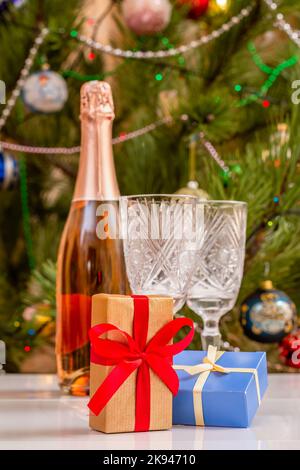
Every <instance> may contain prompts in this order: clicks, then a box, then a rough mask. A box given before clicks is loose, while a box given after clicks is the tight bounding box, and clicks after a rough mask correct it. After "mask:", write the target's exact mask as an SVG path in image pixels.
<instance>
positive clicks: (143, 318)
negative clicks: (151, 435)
mask: <svg viewBox="0 0 300 470" xmlns="http://www.w3.org/2000/svg"><path fill="white" fill-rule="evenodd" d="M132 297H133V301H134V324H133V337H131V336H130V335H129V334H128V333H126V332H125V331H122V330H120V329H119V328H117V327H116V326H114V325H111V324H109V323H102V324H100V325H96V326H94V327H93V328H91V329H90V340H91V361H92V362H93V363H95V364H101V365H106V366H113V365H114V366H116V367H115V368H114V369H113V370H112V371H111V373H110V374H109V375H108V376H107V377H106V379H105V380H104V382H103V383H102V384H101V385H100V387H99V388H98V390H97V391H96V392H95V394H94V395H93V397H92V398H91V400H90V402H89V404H88V406H89V408H90V410H91V411H92V412H93V413H94V414H95V415H97V416H98V415H99V413H100V412H101V411H102V410H103V408H104V407H105V406H106V404H107V403H108V402H109V400H110V399H111V398H112V396H113V395H114V394H115V393H116V392H117V390H118V389H119V388H120V387H121V385H122V384H123V383H124V382H125V381H126V380H127V379H128V377H129V376H130V375H131V374H132V373H133V372H134V371H135V370H137V382H136V411H135V431H137V432H138V431H148V430H149V427H150V369H152V371H153V372H154V373H155V374H156V375H157V376H158V377H159V378H160V379H161V381H162V382H163V383H164V384H165V385H166V386H167V387H168V389H169V390H170V391H171V392H172V394H173V395H176V394H177V392H178V387H179V381H178V377H177V374H176V372H175V371H174V369H173V367H172V359H173V356H174V355H175V354H178V353H179V352H181V351H183V350H184V349H185V348H186V347H187V346H188V345H189V344H190V342H191V341H192V339H193V336H194V323H193V321H192V320H190V319H189V318H178V319H176V320H172V321H171V322H169V323H168V324H167V325H165V326H163V327H162V328H161V329H160V330H159V331H158V332H157V333H156V335H155V336H153V338H152V339H151V340H150V341H149V343H148V344H147V334H148V320H149V299H148V297H146V296H132ZM184 326H189V327H190V328H191V330H190V331H189V333H188V334H187V335H186V337H185V338H184V339H182V340H181V341H178V342H177V343H175V344H169V343H170V341H171V340H172V339H173V338H174V336H176V334H177V333H178V331H179V330H181V328H182V327H184ZM109 331H117V332H118V333H120V334H121V336H122V338H124V339H125V343H121V342H119V341H113V340H109V339H101V338H100V336H102V335H103V334H105V333H108V332H109Z"/></svg>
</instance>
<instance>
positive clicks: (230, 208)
mask: <svg viewBox="0 0 300 470" xmlns="http://www.w3.org/2000/svg"><path fill="white" fill-rule="evenodd" d="M203 204H204V240H203V246H202V248H201V249H200V250H199V252H198V254H197V267H196V269H195V272H194V275H193V279H192V282H191V284H190V286H189V291H188V296H187V304H188V306H189V307H190V308H191V309H192V310H193V311H194V312H195V313H197V314H198V315H199V316H200V317H201V318H202V320H203V330H202V333H201V339H202V347H203V349H208V346H209V345H210V344H212V345H214V346H217V347H218V348H219V347H220V343H221V335H220V330H219V321H220V318H221V317H222V316H223V315H225V314H226V313H227V312H229V311H230V310H231V309H232V308H233V306H234V304H235V302H236V299H237V296H238V293H239V289H240V285H241V281H242V277H243V268H244V258H245V243H246V225H247V204H246V203H244V202H237V201H205V202H204V203H203Z"/></svg>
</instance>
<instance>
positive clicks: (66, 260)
mask: <svg viewBox="0 0 300 470" xmlns="http://www.w3.org/2000/svg"><path fill="white" fill-rule="evenodd" d="M80 117H81V155H80V163H79V170H78V176H77V181H76V186H75V192H74V197H73V200H72V204H71V209H70V213H69V216H68V219H67V222H66V226H65V229H64V232H63V235H62V239H61V243H60V247H59V253H58V274H57V334H56V354H57V368H58V376H59V382H60V386H61V388H62V389H63V390H64V391H65V392H68V393H70V394H72V395H79V396H81V395H86V394H88V392H89V363H90V351H89V338H88V331H89V328H90V321H91V296H92V295H94V294H96V293H101V292H104V293H110V294H125V293H126V285H127V284H126V273H125V263H124V257H123V247H122V241H121V240H120V238H119V239H118V238H117V237H116V234H117V217H114V216H116V215H117V214H118V198H119V188H118V183H117V178H116V172H115V167H114V159H113V152H112V125H113V120H114V105H113V100H112V94H111V89H110V86H109V85H108V84H107V83H105V82H98V81H92V82H88V83H85V84H84V85H83V86H82V88H81V116H80ZM102 208H104V209H103V210H102ZM109 211H110V212H111V213H109V214H108V212H109ZM107 220H108V221H109V223H107ZM101 224H102V226H103V228H104V236H99V234H98V235H97V233H96V228H97V225H99V226H101ZM100 235H101V234H100ZM102 235H103V234H102Z"/></svg>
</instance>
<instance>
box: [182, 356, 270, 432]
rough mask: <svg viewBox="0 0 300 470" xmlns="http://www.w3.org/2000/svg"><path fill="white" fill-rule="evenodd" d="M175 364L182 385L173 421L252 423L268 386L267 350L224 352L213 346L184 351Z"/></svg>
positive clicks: (241, 425)
mask: <svg viewBox="0 0 300 470" xmlns="http://www.w3.org/2000/svg"><path fill="white" fill-rule="evenodd" d="M207 357H208V359H207ZM174 365H175V368H178V369H177V370H176V372H177V374H178V377H179V381H180V386H179V392H178V394H177V396H175V397H174V399H173V424H183V425H190V426H195V425H199V426H223V427H238V428H246V427H249V426H250V424H251V421H252V419H253V417H254V416H255V413H256V411H257V409H258V407H259V405H260V403H261V399H262V397H263V395H264V393H265V391H266V389H267V381H268V379H267V361H266V354H265V353H264V352H223V353H222V352H217V351H216V349H215V348H213V347H210V349H209V351H184V352H182V353H181V354H178V355H177V356H176V357H175V358H174ZM185 366H188V367H185ZM189 366H194V367H189ZM203 369H206V371H205V370H204V371H203Z"/></svg>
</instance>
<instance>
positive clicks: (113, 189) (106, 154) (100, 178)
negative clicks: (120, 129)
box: [73, 116, 120, 202]
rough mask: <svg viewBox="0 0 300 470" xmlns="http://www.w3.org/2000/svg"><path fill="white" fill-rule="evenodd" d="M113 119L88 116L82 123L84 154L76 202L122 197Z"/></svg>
mask: <svg viewBox="0 0 300 470" xmlns="http://www.w3.org/2000/svg"><path fill="white" fill-rule="evenodd" d="M112 125H113V120H112V119H111V118H109V117H103V116H95V117H93V118H91V117H87V116H85V117H84V119H82V122H81V153H80V161H79V169H78V175H77V180H76V185H75V191H74V196H73V202H75V201H84V200H87V201H89V200H95V201H103V200H106V201H113V200H117V199H118V198H119V196H120V191H119V187H118V182H117V177H116V170H115V164H114V157H113V150H112Z"/></svg>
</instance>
